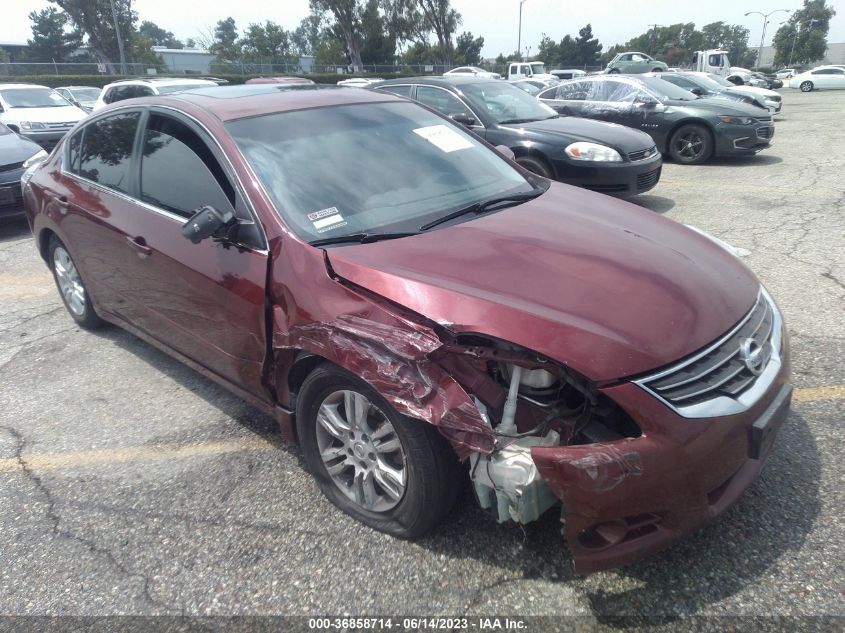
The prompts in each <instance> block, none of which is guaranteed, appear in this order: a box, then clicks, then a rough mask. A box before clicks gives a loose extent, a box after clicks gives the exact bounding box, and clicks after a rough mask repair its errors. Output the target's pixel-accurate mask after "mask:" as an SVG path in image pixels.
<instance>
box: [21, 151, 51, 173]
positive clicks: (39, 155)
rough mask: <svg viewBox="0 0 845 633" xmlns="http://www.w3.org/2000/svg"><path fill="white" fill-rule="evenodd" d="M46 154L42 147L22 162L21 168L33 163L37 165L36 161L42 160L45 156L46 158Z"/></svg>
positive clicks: (28, 166) (27, 167)
mask: <svg viewBox="0 0 845 633" xmlns="http://www.w3.org/2000/svg"><path fill="white" fill-rule="evenodd" d="M47 156H48V154H47V152H45V151H44V150H43V149H42V150H39V151H37V152H36V153H35V154H33V155H32V156H30V157H29V158H27V159H26V160H25V161H24V162H23V168H24V169H29V168H30V167H32V166H33V165H37V164H38V163H40V162H41V161H43V160H44V159H45V158H47Z"/></svg>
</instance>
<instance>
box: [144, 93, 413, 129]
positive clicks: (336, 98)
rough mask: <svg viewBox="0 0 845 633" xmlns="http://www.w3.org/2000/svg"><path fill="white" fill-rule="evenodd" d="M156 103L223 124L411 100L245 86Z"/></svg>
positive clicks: (178, 95)
mask: <svg viewBox="0 0 845 633" xmlns="http://www.w3.org/2000/svg"><path fill="white" fill-rule="evenodd" d="M144 100H145V101H147V102H148V103H149V102H153V103H169V104H174V103H176V102H186V103H190V104H193V105H195V106H197V107H199V108H202V109H203V110H205V111H207V112H209V113H211V114H212V115H214V116H215V117H217V118H218V119H220V120H221V121H233V120H235V119H243V118H248V117H255V116H262V115H265V114H275V113H278V112H290V111H293V110H307V109H310V108H323V107H330V106H338V105H353V104H357V103H384V102H399V103H404V102H406V101H407V100H406V99H402V98H401V97H397V96H395V95H391V94H389V93H385V92H373V91H370V90H350V89H349V88H344V87H342V86H334V85H325V84H323V85H320V84H315V85H307V84H301V85H296V84H291V85H284V84H250V85H246V84H242V85H235V86H215V87H209V88H198V89H195V90H189V91H186V92H179V93H175V94H172V95H162V96H159V97H145V98H144Z"/></svg>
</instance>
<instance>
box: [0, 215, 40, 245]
mask: <svg viewBox="0 0 845 633" xmlns="http://www.w3.org/2000/svg"><path fill="white" fill-rule="evenodd" d="M27 237H32V232H31V231H30V230H29V223H27V221H26V216H23V215H16V216H14V217H5V218H4V217H0V242H11V241H12V240H19V239H22V238H27Z"/></svg>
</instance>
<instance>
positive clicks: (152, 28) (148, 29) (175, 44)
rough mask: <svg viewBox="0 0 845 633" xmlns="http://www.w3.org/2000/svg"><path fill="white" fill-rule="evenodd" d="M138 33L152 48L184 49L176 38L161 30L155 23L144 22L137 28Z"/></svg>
mask: <svg viewBox="0 0 845 633" xmlns="http://www.w3.org/2000/svg"><path fill="white" fill-rule="evenodd" d="M138 33H140V34H141V35H143V36H144V37H146V38H147V39H148V40H149V41H150V42H152V45H153V46H166V47H167V48H184V46H185V45H184V44H182V42H181V41H180V40H178V39H177V38H176V36H175V35H173V33H171V32H170V31H166V30H165V29H163V28H161V27H160V26H159V25H158V24H156V23H155V22H150V21H149V20H144V21H143V22H141V26H139V27H138Z"/></svg>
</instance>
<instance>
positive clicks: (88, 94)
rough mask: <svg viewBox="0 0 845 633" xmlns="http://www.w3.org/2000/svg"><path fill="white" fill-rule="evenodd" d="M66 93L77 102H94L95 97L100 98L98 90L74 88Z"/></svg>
mask: <svg viewBox="0 0 845 633" xmlns="http://www.w3.org/2000/svg"><path fill="white" fill-rule="evenodd" d="M68 92H70V94H72V95H73V98H74V99H76V100H77V101H96V100H97V97H99V96H100V89H99V88H74V89H73V90H68Z"/></svg>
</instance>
